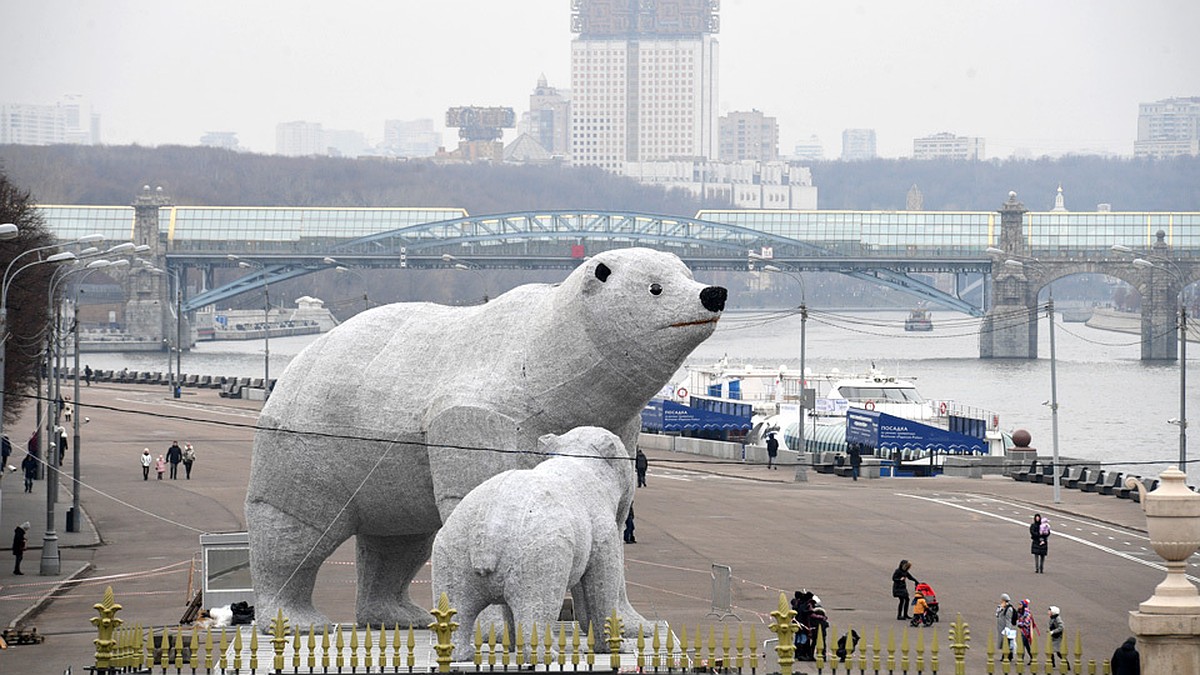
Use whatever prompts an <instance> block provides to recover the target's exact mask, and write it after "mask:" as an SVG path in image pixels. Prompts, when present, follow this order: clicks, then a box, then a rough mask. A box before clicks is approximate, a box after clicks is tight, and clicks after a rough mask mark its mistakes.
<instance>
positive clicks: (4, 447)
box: [0, 434, 12, 470]
mask: <svg viewBox="0 0 1200 675" xmlns="http://www.w3.org/2000/svg"><path fill="white" fill-rule="evenodd" d="M11 454H12V443H10V442H9V441H8V434H5V435H4V436H0V470H2V469H5V468H6V467H8V456H9V455H11Z"/></svg>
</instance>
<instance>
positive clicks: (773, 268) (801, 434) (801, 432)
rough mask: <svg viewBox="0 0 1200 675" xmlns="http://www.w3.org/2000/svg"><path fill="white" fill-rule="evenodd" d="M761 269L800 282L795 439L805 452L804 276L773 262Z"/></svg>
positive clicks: (805, 328)
mask: <svg viewBox="0 0 1200 675" xmlns="http://www.w3.org/2000/svg"><path fill="white" fill-rule="evenodd" d="M750 258H751V259H752V260H765V258H762V257H761V256H759V255H756V254H754V253H751V255H750ZM763 269H764V270H766V271H768V272H776V273H780V274H786V275H788V276H789V277H791V278H793V279H795V280H796V283H798V284H800V424H799V425H797V434H796V441H797V446H798V447H799V452H807V451H808V448H807V447H806V446H805V429H804V425H805V424H806V419H805V417H806V412H807V409H808V387H806V386H805V371H804V354H805V351H806V349H805V347H806V345H805V341H806V333H807V327H808V293H807V290H806V289H805V287H804V277H802V276H800V273H799V272H795V271H792V270H785V269H783V268H781V267H779V266H777V265H775V264H768V265H763Z"/></svg>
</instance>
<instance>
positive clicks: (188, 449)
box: [141, 441, 196, 480]
mask: <svg viewBox="0 0 1200 675" xmlns="http://www.w3.org/2000/svg"><path fill="white" fill-rule="evenodd" d="M141 462H142V480H150V468H151V467H153V468H154V471H155V473H157V474H158V479H159V480H162V479H163V474H165V473H166V472H167V467H168V466H170V468H171V480H177V479H178V478H179V465H180V464H182V465H183V472H184V477H185V478H186V479H187V480H191V479H192V464H195V463H196V449H195V448H193V447H192V444H191V443H185V444H184V445H183V446H182V447H181V446H180V445H179V441H171V447H169V448H167V453H166V455H165V456H164V455H159V456H158V459H155V458H154V456H153V455H151V454H150V448H143V449H142V456H141Z"/></svg>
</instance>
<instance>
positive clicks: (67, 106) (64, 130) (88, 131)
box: [0, 94, 100, 145]
mask: <svg viewBox="0 0 1200 675" xmlns="http://www.w3.org/2000/svg"><path fill="white" fill-rule="evenodd" d="M0 143H9V144H14V145H60V144H64V143H69V144H73V145H97V144H99V143H100V115H98V114H96V113H93V112H89V111H88V107H87V105H86V103H85V102H84V100H83V97H82V96H79V95H76V94H70V95H67V96H64V97H63V100H61V101H59V102H58V103H55V104H53V105H49V104H36V103H7V104H3V105H0Z"/></svg>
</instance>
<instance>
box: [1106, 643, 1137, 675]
mask: <svg viewBox="0 0 1200 675" xmlns="http://www.w3.org/2000/svg"><path fill="white" fill-rule="evenodd" d="M1136 645H1137V638H1135V637H1131V638H1129V639H1128V640H1126V641H1125V643H1124V644H1122V645H1121V646H1120V647H1117V651H1115V652H1113V655H1112V659H1110V660H1109V667H1110V668H1112V675H1142V657H1141V655H1140V654H1138V650H1137V647H1136Z"/></svg>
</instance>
